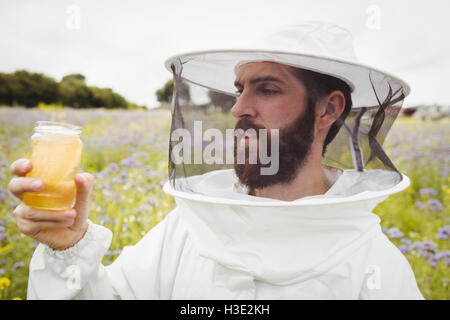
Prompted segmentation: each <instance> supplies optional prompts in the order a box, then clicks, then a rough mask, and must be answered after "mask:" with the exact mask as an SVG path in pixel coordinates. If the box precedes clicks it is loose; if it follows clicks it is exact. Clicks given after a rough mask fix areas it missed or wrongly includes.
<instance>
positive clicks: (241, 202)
mask: <svg viewBox="0 0 450 320" xmlns="http://www.w3.org/2000/svg"><path fill="white" fill-rule="evenodd" d="M324 170H325V171H324V172H325V173H326V174H327V176H328V178H329V180H330V182H331V184H332V187H331V188H330V189H329V190H328V192H327V193H326V194H324V195H319V196H312V197H305V198H301V199H298V200H295V201H291V202H287V201H279V200H274V199H268V198H259V197H254V196H250V195H247V194H246V192H245V190H243V189H242V187H240V186H239V185H238V184H237V179H236V176H235V174H234V171H233V170H220V171H213V172H209V173H207V174H204V175H201V176H196V177H190V178H188V179H189V185H190V186H191V188H192V192H181V191H179V190H175V189H174V188H172V186H171V185H170V184H169V183H166V185H165V186H164V190H165V191H166V192H167V193H169V194H171V195H172V196H174V197H175V199H176V202H177V207H176V208H175V209H174V210H172V211H171V212H170V213H168V214H167V216H166V217H165V218H164V220H163V221H162V222H160V223H159V224H158V225H157V226H155V227H154V228H153V229H152V230H150V232H148V233H147V234H146V235H145V236H144V238H143V239H142V240H140V241H139V242H138V243H137V244H136V245H134V246H127V247H125V248H124V249H123V251H122V253H121V254H120V256H119V257H118V258H117V259H116V260H115V261H114V262H113V263H112V264H111V265H109V266H103V265H102V264H101V259H102V257H103V255H104V254H105V253H106V251H107V250H108V248H109V246H110V242H111V238H112V233H111V231H110V230H109V229H107V228H105V227H103V226H100V225H96V224H93V223H92V222H90V221H89V227H88V231H87V232H86V235H85V236H84V238H83V239H81V240H80V242H78V244H76V245H75V246H74V247H72V248H69V249H66V250H64V251H55V250H52V249H50V248H49V247H47V246H46V245H43V244H39V246H38V247H37V248H36V251H35V252H34V254H33V257H32V260H31V263H30V275H29V283H28V299H423V296H422V294H421V292H420V291H419V289H418V287H417V284H416V280H415V277H414V274H413V271H412V269H411V267H410V265H409V263H408V261H407V259H406V258H405V256H404V255H403V254H402V253H401V252H400V251H399V250H398V249H397V247H396V246H395V245H394V244H392V243H391V242H390V241H389V239H388V238H387V237H386V236H385V235H384V234H383V233H382V230H381V227H380V224H379V223H380V218H379V217H378V216H377V215H375V214H373V213H372V212H371V211H372V210H373V209H374V208H375V206H376V205H377V204H378V203H380V202H382V201H383V200H385V199H386V198H387V197H388V196H389V195H390V194H393V193H396V192H399V191H401V190H403V189H404V188H406V187H407V186H408V185H409V179H408V177H406V176H403V180H402V181H401V182H400V183H398V184H397V185H394V186H388V185H389V181H392V180H391V178H392V175H393V174H396V173H393V172H387V171H383V170H366V171H364V172H358V171H353V170H344V171H341V170H336V169H335V170H332V169H331V167H325V166H324ZM367 189H370V190H378V191H367ZM365 190H366V191H365ZM393 214H394V213H393Z"/></svg>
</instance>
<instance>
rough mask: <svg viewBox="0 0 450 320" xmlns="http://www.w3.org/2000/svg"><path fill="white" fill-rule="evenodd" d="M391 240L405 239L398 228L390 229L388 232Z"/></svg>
mask: <svg viewBox="0 0 450 320" xmlns="http://www.w3.org/2000/svg"><path fill="white" fill-rule="evenodd" d="M386 233H387V235H388V237H389V238H401V237H403V232H401V231H400V230H399V229H398V228H397V227H395V228H390V229H387V230H386Z"/></svg>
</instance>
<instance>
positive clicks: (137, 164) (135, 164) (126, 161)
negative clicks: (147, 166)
mask: <svg viewBox="0 0 450 320" xmlns="http://www.w3.org/2000/svg"><path fill="white" fill-rule="evenodd" d="M120 164H121V165H123V166H125V167H140V166H142V164H141V163H140V162H139V161H136V160H135V159H134V158H133V157H128V158H125V159H123V160H121V161H120Z"/></svg>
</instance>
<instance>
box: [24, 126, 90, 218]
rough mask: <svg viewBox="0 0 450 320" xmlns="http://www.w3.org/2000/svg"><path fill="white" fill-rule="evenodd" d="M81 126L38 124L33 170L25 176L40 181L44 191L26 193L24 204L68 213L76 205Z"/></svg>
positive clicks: (32, 141) (32, 145)
mask: <svg viewBox="0 0 450 320" xmlns="http://www.w3.org/2000/svg"><path fill="white" fill-rule="evenodd" d="M81 132H82V130H81V128H80V127H78V126H75V125H72V124H67V123H58V122H52V121H37V122H36V127H35V129H34V134H33V135H32V136H31V139H30V153H31V156H30V160H31V163H32V170H31V171H30V172H29V173H28V174H26V177H33V178H40V179H42V180H43V182H44V189H42V190H41V191H35V192H25V193H24V194H23V202H24V203H25V204H26V205H27V206H29V207H33V208H37V209H44V210H58V211H59V210H68V209H70V208H72V207H73V206H74V205H75V201H76V186H75V181H74V177H75V174H76V173H78V172H79V170H80V162H81V153H82V149H83V143H82V141H81V139H80V134H81Z"/></svg>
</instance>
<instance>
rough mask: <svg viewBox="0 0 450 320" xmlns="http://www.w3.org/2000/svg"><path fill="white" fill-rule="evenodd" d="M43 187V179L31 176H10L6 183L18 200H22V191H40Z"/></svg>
mask: <svg viewBox="0 0 450 320" xmlns="http://www.w3.org/2000/svg"><path fill="white" fill-rule="evenodd" d="M43 188H44V181H42V179H39V178H31V177H16V178H12V179H11V181H10V182H9V184H8V190H9V191H11V193H12V194H13V195H14V196H15V197H17V198H19V199H20V200H22V194H23V193H24V192H34V191H40V190H42V189H43Z"/></svg>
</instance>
